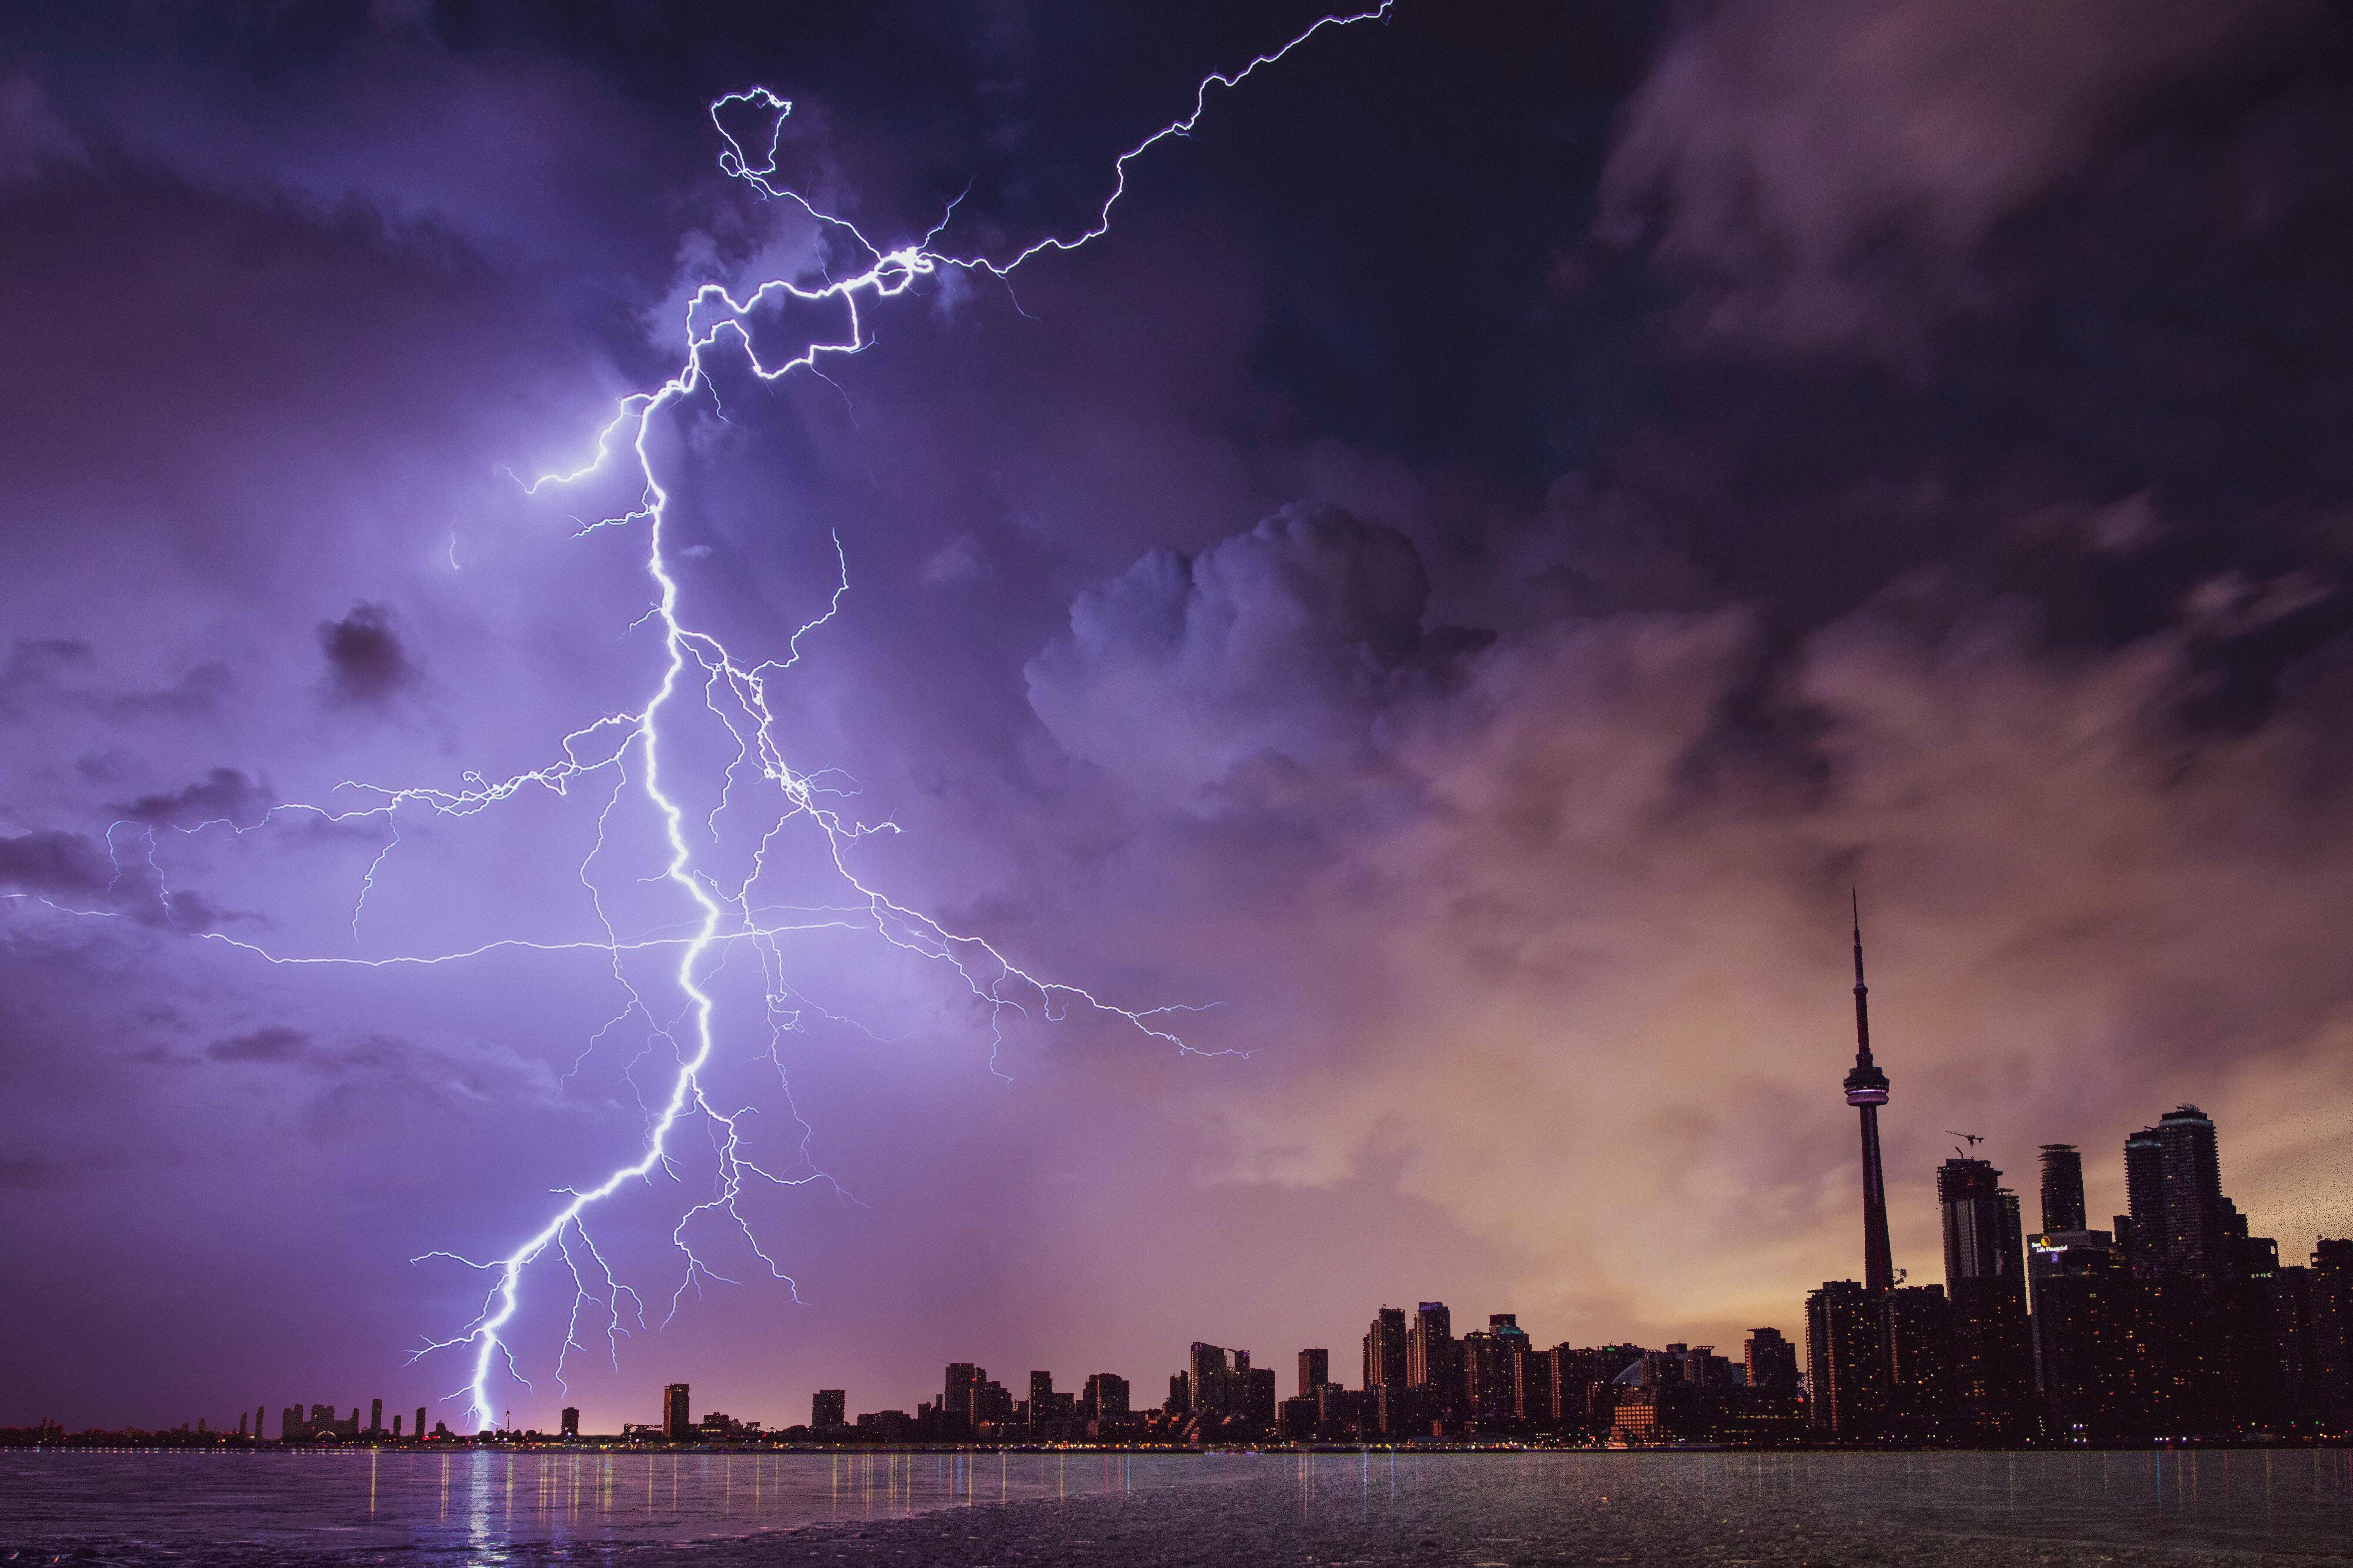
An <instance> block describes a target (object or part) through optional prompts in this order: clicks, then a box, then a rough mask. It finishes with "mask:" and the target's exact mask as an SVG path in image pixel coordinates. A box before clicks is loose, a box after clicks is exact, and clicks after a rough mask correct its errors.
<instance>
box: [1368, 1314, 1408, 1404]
mask: <svg viewBox="0 0 2353 1568" xmlns="http://www.w3.org/2000/svg"><path fill="white" fill-rule="evenodd" d="M1405 1363H1406V1327H1405V1309H1404V1308H1403V1307H1383V1308H1382V1309H1381V1310H1380V1311H1379V1312H1378V1313H1377V1315H1376V1316H1375V1317H1374V1319H1373V1325H1372V1327H1371V1328H1369V1329H1367V1330H1366V1331H1365V1387H1366V1388H1367V1389H1375V1388H1403V1387H1405V1386H1406V1377H1405Z"/></svg>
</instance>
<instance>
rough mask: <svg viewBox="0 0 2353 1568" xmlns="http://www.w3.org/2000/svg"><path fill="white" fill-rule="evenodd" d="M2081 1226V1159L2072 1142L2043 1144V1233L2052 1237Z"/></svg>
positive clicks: (2082, 1162)
mask: <svg viewBox="0 0 2353 1568" xmlns="http://www.w3.org/2000/svg"><path fill="white" fill-rule="evenodd" d="M2083 1228H2084V1156H2083V1155H2082V1154H2081V1153H2079V1152H2077V1151H2076V1148H2075V1145H2073V1143H2045V1144H2044V1145H2042V1231H2043V1234H2044V1235H2046V1236H2054V1235H2057V1234H2059V1233H2060V1232H2062V1231H2077V1230H2082V1229H2083Z"/></svg>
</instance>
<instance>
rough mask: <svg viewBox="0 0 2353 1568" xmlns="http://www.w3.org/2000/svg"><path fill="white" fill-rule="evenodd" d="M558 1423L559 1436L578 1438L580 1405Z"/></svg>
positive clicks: (568, 1410)
mask: <svg viewBox="0 0 2353 1568" xmlns="http://www.w3.org/2000/svg"><path fill="white" fill-rule="evenodd" d="M399 1419H400V1417H398V1416H397V1415H396V1416H394V1417H393V1420H394V1421H396V1422H397V1421H398V1420H399ZM556 1421H557V1422H558V1426H557V1428H556V1431H557V1435H558V1436H564V1437H577V1436H580V1407H579V1406H578V1405H565V1407H564V1410H563V1412H562V1414H560V1415H557V1417H556Z"/></svg>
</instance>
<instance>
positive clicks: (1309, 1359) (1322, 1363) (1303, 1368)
mask: <svg viewBox="0 0 2353 1568" xmlns="http://www.w3.org/2000/svg"><path fill="white" fill-rule="evenodd" d="M1331 1381H1332V1352H1330V1351H1328V1350H1314V1351H1301V1352H1299V1393H1298V1395H1297V1397H1299V1398H1301V1399H1313V1398H1314V1397H1315V1391H1316V1390H1317V1389H1319V1388H1321V1387H1323V1386H1324V1384H1327V1383H1329V1382H1331Z"/></svg>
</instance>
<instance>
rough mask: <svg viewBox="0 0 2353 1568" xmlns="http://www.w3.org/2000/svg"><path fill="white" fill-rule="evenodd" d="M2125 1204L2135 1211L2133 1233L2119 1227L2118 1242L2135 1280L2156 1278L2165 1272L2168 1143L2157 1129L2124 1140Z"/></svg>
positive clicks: (2148, 1128)
mask: <svg viewBox="0 0 2353 1568" xmlns="http://www.w3.org/2000/svg"><path fill="white" fill-rule="evenodd" d="M2125 1201H2126V1205H2128V1206H2129V1207H2130V1208H2131V1210H2132V1230H2131V1234H2130V1236H2129V1237H2126V1234H2125V1233H2124V1231H2123V1229H2122V1227H2119V1228H2118V1232H2117V1239H2118V1240H2119V1241H2121V1242H2124V1243H2125V1245H2126V1247H2127V1249H2128V1252H2129V1258H2128V1261H2129V1262H2130V1263H2131V1265H2132V1271H2133V1278H2134V1279H2156V1278H2158V1276H2159V1275H2161V1274H2163V1273H2165V1272H2166V1245H2165V1238H2166V1237H2167V1236H2168V1227H2167V1226H2166V1223H2165V1144H2164V1142H2163V1141H2162V1140H2161V1139H2160V1138H2159V1136H2158V1131H2157V1129H2156V1128H2154V1127H2144V1128H2142V1129H2141V1130H2140V1131H2137V1132H2136V1133H2134V1134H2133V1135H2132V1136H2131V1137H2129V1138H2127V1139H2126V1140H2125Z"/></svg>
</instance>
